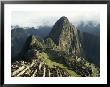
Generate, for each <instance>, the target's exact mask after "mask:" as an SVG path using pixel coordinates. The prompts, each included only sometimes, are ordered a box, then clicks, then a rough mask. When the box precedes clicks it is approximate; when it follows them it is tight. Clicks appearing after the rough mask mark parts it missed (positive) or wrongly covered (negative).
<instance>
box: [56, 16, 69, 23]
mask: <svg viewBox="0 0 110 87" xmlns="http://www.w3.org/2000/svg"><path fill="white" fill-rule="evenodd" d="M58 22H60V23H62V24H65V23H69V20H68V18H67V17H66V16H62V17H61V18H60V19H59V20H58Z"/></svg>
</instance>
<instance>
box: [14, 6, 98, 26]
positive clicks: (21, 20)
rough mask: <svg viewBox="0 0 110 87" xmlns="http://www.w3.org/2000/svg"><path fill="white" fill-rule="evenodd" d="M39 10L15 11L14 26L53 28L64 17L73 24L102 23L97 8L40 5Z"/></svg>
mask: <svg viewBox="0 0 110 87" xmlns="http://www.w3.org/2000/svg"><path fill="white" fill-rule="evenodd" d="M79 6H80V5H79ZM76 7H78V6H76ZM37 8H40V9H37ZM37 8H36V10H35V11H33V10H32V11H31V10H29V11H28V10H23V11H22V10H21V11H20V10H19V11H13V12H12V25H20V26H23V27H27V26H30V27H37V26H40V25H48V26H52V25H54V23H55V22H56V21H57V20H58V19H59V18H60V17H62V16H66V17H67V18H68V19H69V20H70V22H72V23H73V24H74V23H78V22H80V21H82V20H83V21H88V20H93V21H97V22H99V21H100V12H99V8H96V6H91V5H90V6H88V7H87V6H82V7H81V6H80V7H78V8H75V6H73V5H72V6H71V5H57V6H55V5H38V6H37ZM80 8H82V9H80Z"/></svg>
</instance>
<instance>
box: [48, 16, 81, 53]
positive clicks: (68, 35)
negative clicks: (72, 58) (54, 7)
mask: <svg viewBox="0 0 110 87" xmlns="http://www.w3.org/2000/svg"><path fill="white" fill-rule="evenodd" d="M49 37H50V38H52V40H53V41H54V42H55V43H56V44H57V45H58V46H59V49H60V50H61V51H66V52H67V53H74V54H80V52H81V43H80V41H79V37H78V33H77V29H76V28H75V26H74V25H72V24H71V23H70V22H69V20H68V18H67V17H65V16H63V17H61V18H60V19H59V20H58V21H57V22H56V23H55V25H54V26H53V29H52V31H51V32H50V34H49Z"/></svg>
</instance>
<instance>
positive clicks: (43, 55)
mask: <svg viewBox="0 0 110 87" xmlns="http://www.w3.org/2000/svg"><path fill="white" fill-rule="evenodd" d="M38 58H40V59H41V60H43V61H45V63H46V64H47V65H48V66H49V67H50V68H53V67H54V65H55V66H59V67H61V68H63V69H65V70H66V71H67V72H68V73H69V74H70V75H71V76H72V77H80V75H78V74H77V73H76V72H74V71H73V70H72V69H71V68H69V67H67V66H65V65H64V64H63V63H62V61H61V60H57V61H59V62H60V63H59V62H56V61H55V60H56V59H55V58H53V57H52V56H51V55H49V54H47V53H44V52H42V53H39V56H38Z"/></svg>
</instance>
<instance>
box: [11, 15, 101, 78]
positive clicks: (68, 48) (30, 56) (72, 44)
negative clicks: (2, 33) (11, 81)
mask: <svg viewBox="0 0 110 87" xmlns="http://www.w3.org/2000/svg"><path fill="white" fill-rule="evenodd" d="M11 76H12V77H16V76H17V77H99V76H100V68H99V67H98V66H96V65H95V64H93V63H92V62H90V61H89V60H88V58H86V56H85V53H84V51H83V46H82V44H81V41H80V38H79V34H78V30H77V29H76V27H75V26H74V25H72V24H71V23H70V22H69V20H68V18H67V17H65V16H62V17H61V18H60V19H59V20H58V21H57V22H56V23H55V25H54V26H53V28H52V30H51V31H50V33H49V35H48V36H47V37H45V38H44V39H43V40H39V39H38V37H37V36H34V35H31V36H29V37H28V38H27V40H26V42H25V44H24V46H23V47H22V50H21V52H20V53H19V55H17V56H16V60H15V61H13V62H12V65H11Z"/></svg>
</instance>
